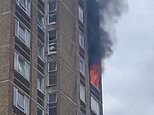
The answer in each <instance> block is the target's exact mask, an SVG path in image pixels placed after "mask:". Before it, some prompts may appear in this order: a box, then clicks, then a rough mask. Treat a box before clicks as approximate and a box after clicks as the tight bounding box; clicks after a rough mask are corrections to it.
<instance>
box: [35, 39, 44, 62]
mask: <svg viewBox="0 0 154 115" xmlns="http://www.w3.org/2000/svg"><path fill="white" fill-rule="evenodd" d="M39 44H40V45H39ZM41 45H42V46H43V47H41V50H42V51H41V53H42V55H40V53H39V49H40V48H39V47H40V46H41ZM37 46H38V50H37V56H38V57H39V58H40V59H42V61H44V60H45V47H44V43H43V42H42V41H40V40H39V39H38V43H37Z"/></svg>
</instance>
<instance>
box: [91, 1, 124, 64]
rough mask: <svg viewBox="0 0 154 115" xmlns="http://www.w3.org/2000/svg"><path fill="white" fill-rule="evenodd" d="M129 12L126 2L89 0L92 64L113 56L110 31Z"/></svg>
mask: <svg viewBox="0 0 154 115" xmlns="http://www.w3.org/2000/svg"><path fill="white" fill-rule="evenodd" d="M126 10H127V4H126V0H97V1H96V0H88V39H89V55H90V56H89V57H90V63H93V61H94V62H95V61H97V60H102V59H105V58H106V57H108V56H110V55H111V54H112V45H113V42H112V40H113V39H114V38H113V37H115V36H113V35H111V34H112V33H111V31H110V29H113V27H114V26H113V24H114V23H116V22H118V19H119V17H120V16H121V15H122V14H123V12H125V11H126Z"/></svg>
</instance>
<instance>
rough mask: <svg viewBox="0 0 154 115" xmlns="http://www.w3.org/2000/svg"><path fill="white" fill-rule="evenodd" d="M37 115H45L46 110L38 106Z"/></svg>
mask: <svg viewBox="0 0 154 115" xmlns="http://www.w3.org/2000/svg"><path fill="white" fill-rule="evenodd" d="M37 115H44V110H43V109H41V108H39V107H37Z"/></svg>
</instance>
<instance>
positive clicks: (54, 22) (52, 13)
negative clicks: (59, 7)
mask: <svg viewBox="0 0 154 115" xmlns="http://www.w3.org/2000/svg"><path fill="white" fill-rule="evenodd" d="M51 15H52V16H53V15H54V16H57V15H56V12H49V13H48V24H56V20H55V21H53V22H50V16H51ZM56 18H57V17H56Z"/></svg>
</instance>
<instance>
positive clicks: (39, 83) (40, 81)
mask: <svg viewBox="0 0 154 115" xmlns="http://www.w3.org/2000/svg"><path fill="white" fill-rule="evenodd" d="M44 85H45V83H44V78H43V77H42V76H40V75H38V76H37V89H38V90H39V91H41V92H42V93H44V90H45V86H44Z"/></svg>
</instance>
